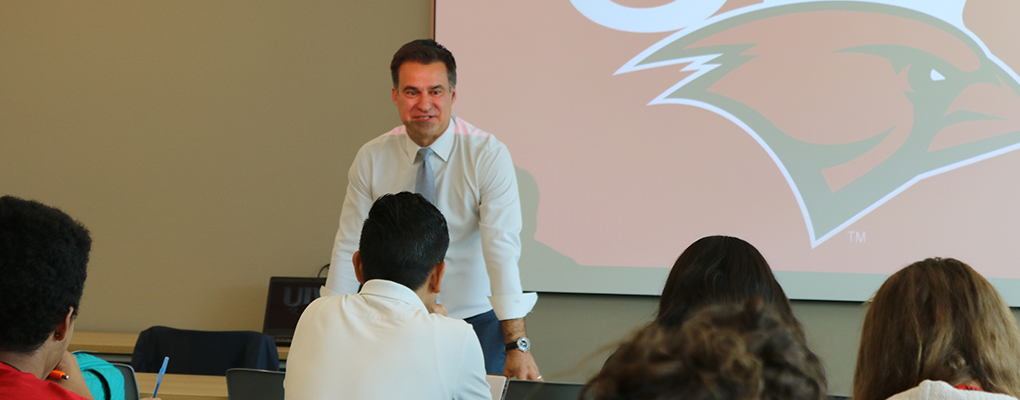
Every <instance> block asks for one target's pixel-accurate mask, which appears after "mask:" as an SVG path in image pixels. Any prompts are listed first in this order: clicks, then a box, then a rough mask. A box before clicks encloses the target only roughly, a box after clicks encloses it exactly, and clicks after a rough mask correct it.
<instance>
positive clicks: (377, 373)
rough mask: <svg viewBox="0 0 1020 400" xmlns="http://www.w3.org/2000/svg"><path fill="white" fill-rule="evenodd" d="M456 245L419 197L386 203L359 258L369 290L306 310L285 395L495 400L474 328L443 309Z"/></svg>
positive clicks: (370, 221)
mask: <svg viewBox="0 0 1020 400" xmlns="http://www.w3.org/2000/svg"><path fill="white" fill-rule="evenodd" d="M449 242H450V238H449V233H448V229H447V225H446V220H445V219H444V218H443V215H442V214H441V213H440V212H439V210H438V209H436V208H435V206H433V205H432V204H431V203H429V202H428V201H427V200H425V198H423V197H422V196H421V195H418V194H412V193H407V192H403V193H399V194H395V195H392V194H391V195H385V196H382V197H381V198H379V200H377V201H376V202H375V204H374V205H373V206H372V208H371V210H370V211H369V213H368V218H367V219H365V223H364V228H363V229H362V230H361V240H360V246H359V251H357V252H355V253H354V256H353V264H354V272H355V275H356V277H357V279H358V281H359V282H362V283H364V286H363V287H362V289H361V291H360V292H359V293H356V294H346V295H342V296H323V297H321V298H319V299H317V300H315V301H314V302H312V304H310V305H309V306H308V308H307V309H305V311H304V313H302V314H301V319H300V320H299V321H298V325H297V329H296V330H295V332H294V340H293V343H292V344H291V348H290V354H289V357H288V359H287V376H286V379H285V382H284V387H285V388H286V398H287V399H301V400H307V399H489V398H491V397H490V396H491V395H490V393H489V384H488V383H486V381H485V365H484V361H483V358H482V350H481V347H480V346H479V344H478V338H477V337H476V336H475V333H474V331H473V330H472V328H471V326H470V325H468V324H467V323H465V322H464V321H461V320H459V319H454V318H449V317H446V316H444V315H441V314H444V312H445V310H444V308H443V306H441V305H438V304H436V295H437V294H438V293H439V291H440V288H441V284H442V283H443V276H444V272H445V271H446V263H445V261H443V258H444V255H445V254H446V250H447V246H448V245H449Z"/></svg>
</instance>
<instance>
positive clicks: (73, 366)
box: [53, 351, 93, 400]
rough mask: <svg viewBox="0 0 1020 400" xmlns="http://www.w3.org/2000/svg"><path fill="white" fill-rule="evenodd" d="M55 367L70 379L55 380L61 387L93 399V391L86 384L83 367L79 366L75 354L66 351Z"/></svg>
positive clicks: (90, 399)
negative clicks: (82, 371)
mask: <svg viewBox="0 0 1020 400" xmlns="http://www.w3.org/2000/svg"><path fill="white" fill-rule="evenodd" d="M53 369H55V370H58V371H63V372H64V373H66V374H67V376H68V379H57V380H56V381H55V382H56V383H57V384H58V385H60V387H62V388H64V389H67V390H68V391H71V392H74V393H75V394H77V395H79V396H81V397H84V398H86V399H89V400H93V398H92V392H91V391H89V386H88V385H87V384H85V377H84V376H82V373H81V368H78V359H77V358H75V357H74V355H73V354H71V353H69V352H67V351H65V352H64V355H63V356H62V357H61V358H60V362H58V363H57V366H56V367H54V368H53Z"/></svg>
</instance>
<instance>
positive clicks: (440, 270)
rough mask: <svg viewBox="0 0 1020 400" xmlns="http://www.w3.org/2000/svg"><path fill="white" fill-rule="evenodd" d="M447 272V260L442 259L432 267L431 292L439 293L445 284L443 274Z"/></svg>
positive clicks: (429, 283) (430, 275)
mask: <svg viewBox="0 0 1020 400" xmlns="http://www.w3.org/2000/svg"><path fill="white" fill-rule="evenodd" d="M444 273H446V261H440V262H439V264H436V267H435V268H433V269H432V273H431V274H429V281H428V282H427V284H428V285H429V292H431V293H439V290H440V289H441V286H442V284H443V274H444Z"/></svg>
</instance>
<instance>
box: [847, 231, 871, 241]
mask: <svg viewBox="0 0 1020 400" xmlns="http://www.w3.org/2000/svg"><path fill="white" fill-rule="evenodd" d="M846 233H848V234H849V235H850V243H864V242H866V241H867V240H868V233H867V232H864V231H846Z"/></svg>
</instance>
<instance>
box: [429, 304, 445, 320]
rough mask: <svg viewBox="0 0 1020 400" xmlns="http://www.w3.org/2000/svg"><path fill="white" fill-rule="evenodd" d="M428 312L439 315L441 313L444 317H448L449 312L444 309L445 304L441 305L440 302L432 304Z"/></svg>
mask: <svg viewBox="0 0 1020 400" xmlns="http://www.w3.org/2000/svg"><path fill="white" fill-rule="evenodd" d="M429 312H430V313H433V314H439V315H442V316H444V317H449V316H450V314H449V313H448V312H447V311H446V306H443V305H442V304H439V303H436V304H433V305H432V309H431V310H429Z"/></svg>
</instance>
